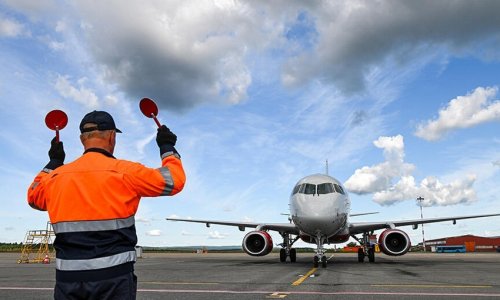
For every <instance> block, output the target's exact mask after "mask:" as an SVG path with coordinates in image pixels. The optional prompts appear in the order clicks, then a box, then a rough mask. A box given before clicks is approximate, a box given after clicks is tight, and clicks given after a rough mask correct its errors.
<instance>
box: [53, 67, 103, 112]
mask: <svg viewBox="0 0 500 300" xmlns="http://www.w3.org/2000/svg"><path fill="white" fill-rule="evenodd" d="M85 81H86V80H85V78H82V79H80V80H78V85H79V87H74V86H73V85H71V83H70V81H69V77H68V76H60V75H59V76H58V77H57V80H56V83H55V88H56V90H57V91H58V92H59V94H61V96H63V97H64V98H68V99H71V100H73V101H75V102H77V103H80V104H83V105H84V106H85V107H87V108H89V109H96V108H97V107H98V106H99V101H98V98H97V96H96V94H95V93H94V92H93V91H92V90H91V89H89V88H86V87H84V83H85Z"/></svg>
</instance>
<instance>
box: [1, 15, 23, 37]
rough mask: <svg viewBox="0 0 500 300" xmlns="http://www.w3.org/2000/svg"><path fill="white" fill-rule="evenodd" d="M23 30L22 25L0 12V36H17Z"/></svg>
mask: <svg viewBox="0 0 500 300" xmlns="http://www.w3.org/2000/svg"><path fill="white" fill-rule="evenodd" d="M23 32H24V26H23V25H22V24H21V23H19V22H17V21H16V20H12V19H8V18H5V17H4V16H3V15H2V14H0V37H17V36H19V35H21V34H23Z"/></svg>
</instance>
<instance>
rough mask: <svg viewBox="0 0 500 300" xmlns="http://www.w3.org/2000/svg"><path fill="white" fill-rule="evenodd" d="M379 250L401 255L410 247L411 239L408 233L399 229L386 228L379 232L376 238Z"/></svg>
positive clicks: (392, 254) (388, 253)
mask: <svg viewBox="0 0 500 300" xmlns="http://www.w3.org/2000/svg"><path fill="white" fill-rule="evenodd" d="M378 245H379V247H380V250H381V251H382V252H384V253H385V254H387V255H391V256H399V255H403V254H405V253H406V252H408V250H410V247H411V241H410V238H409V237H408V235H407V234H406V233H405V232H404V231H401V230H399V229H387V230H384V232H382V234H380V236H379V238H378Z"/></svg>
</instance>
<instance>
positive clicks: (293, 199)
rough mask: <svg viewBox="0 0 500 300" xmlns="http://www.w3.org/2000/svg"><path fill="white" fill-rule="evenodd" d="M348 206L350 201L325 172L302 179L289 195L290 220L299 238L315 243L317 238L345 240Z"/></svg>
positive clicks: (340, 187) (347, 236) (338, 184)
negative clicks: (295, 227)
mask: <svg viewBox="0 0 500 300" xmlns="http://www.w3.org/2000/svg"><path fill="white" fill-rule="evenodd" d="M350 208H351V202H350V199H349V196H348V194H347V192H346V191H345V189H344V188H343V186H342V184H341V183H340V182H339V181H338V180H337V179H335V178H333V177H331V176H328V175H323V174H315V175H310V176H307V177H304V178H302V179H301V180H299V182H298V183H297V184H296V185H295V188H294V190H293V192H292V195H291V196H290V215H291V219H292V222H293V223H294V224H295V225H296V226H297V228H298V229H299V230H300V232H301V237H302V239H303V240H304V241H306V242H310V243H315V239H314V238H317V237H320V238H324V239H325V241H332V242H339V243H340V242H344V241H346V240H347V239H348V238H349V231H348V216H349V213H350ZM329 238H331V239H330V240H328V239H329Z"/></svg>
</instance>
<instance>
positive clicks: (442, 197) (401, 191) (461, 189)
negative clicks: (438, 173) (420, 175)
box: [373, 175, 477, 206]
mask: <svg viewBox="0 0 500 300" xmlns="http://www.w3.org/2000/svg"><path fill="white" fill-rule="evenodd" d="M475 181H476V177H475V176H473V175H470V176H468V177H467V178H465V179H461V180H455V181H453V182H451V183H448V184H443V183H441V182H440V181H439V180H438V179H437V178H435V177H432V176H428V177H426V178H425V179H424V180H422V182H421V183H420V186H416V185H415V179H414V178H413V176H406V177H402V178H401V180H399V181H398V182H397V183H396V184H395V185H394V186H392V187H390V188H389V189H387V190H383V191H380V192H376V193H375V194H374V195H373V201H375V202H377V203H379V204H381V205H392V204H395V203H397V202H401V201H405V200H415V199H417V197H423V198H424V200H423V202H422V206H448V205H455V204H467V203H471V202H475V201H477V197H476V192H475V190H474V188H473V185H474V182H475Z"/></svg>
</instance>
